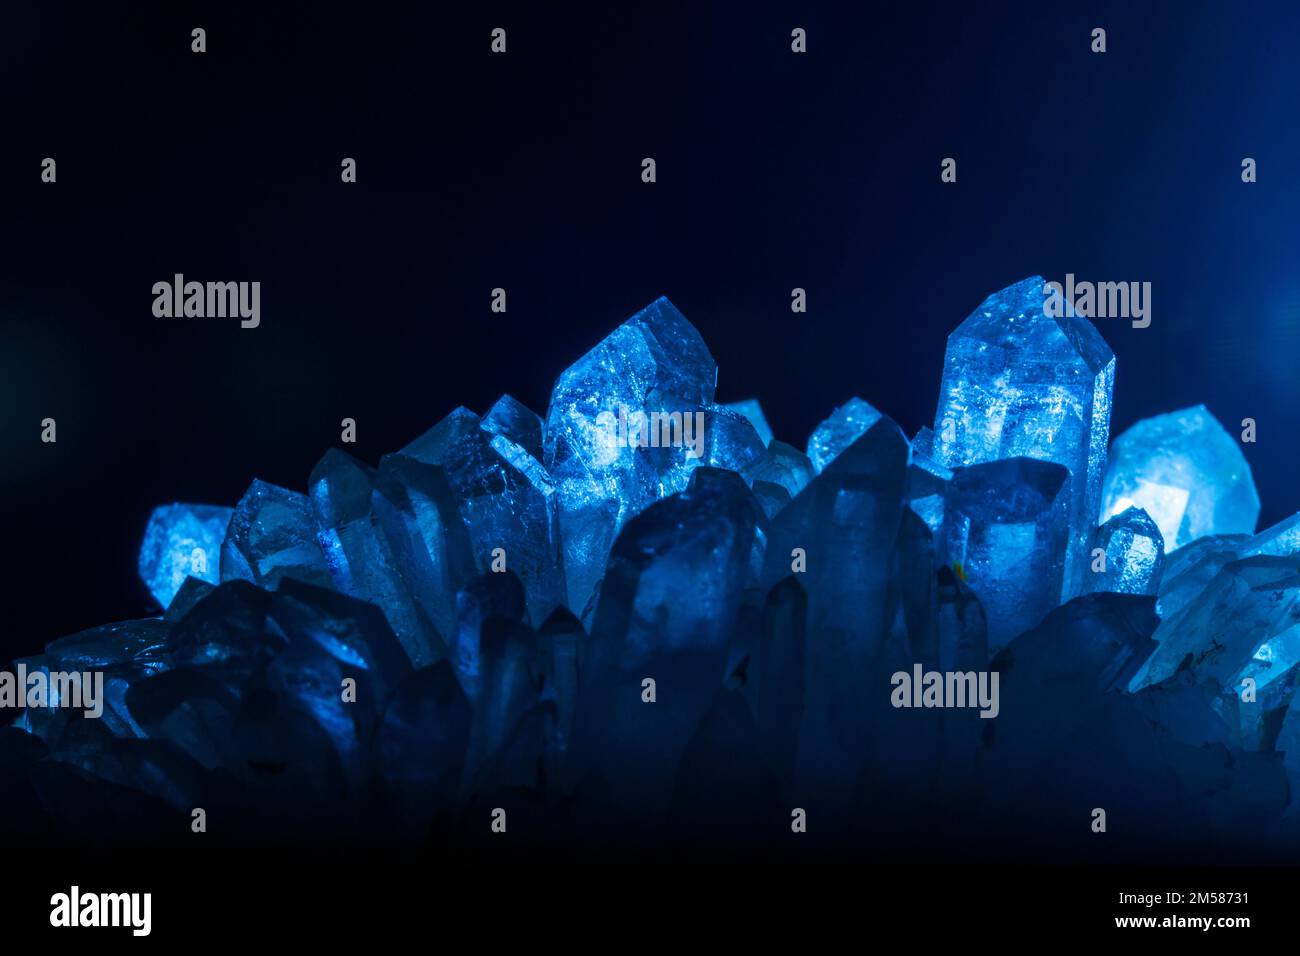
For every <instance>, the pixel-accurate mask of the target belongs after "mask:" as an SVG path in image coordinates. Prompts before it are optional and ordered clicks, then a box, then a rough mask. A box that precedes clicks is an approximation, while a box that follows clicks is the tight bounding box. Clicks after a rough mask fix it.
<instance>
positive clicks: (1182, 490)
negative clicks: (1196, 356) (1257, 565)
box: [1101, 405, 1259, 552]
mask: <svg viewBox="0 0 1300 956" xmlns="http://www.w3.org/2000/svg"><path fill="white" fill-rule="evenodd" d="M1131 507H1138V508H1142V509H1143V510H1145V511H1146V513H1147V514H1149V515H1150V516H1151V518H1152V520H1154V521H1155V523H1156V524H1157V525H1159V527H1160V533H1161V534H1162V535H1164V539H1165V550H1166V551H1167V552H1168V551H1173V550H1174V549H1175V548H1180V547H1182V546H1183V545H1185V544H1187V543H1188V542H1189V541H1195V540H1196V539H1197V538H1200V537H1204V536H1205V535H1209V534H1252V533H1254V531H1255V522H1256V521H1257V520H1258V518H1259V495H1258V494H1257V493H1256V492H1255V482H1254V479H1253V478H1252V477H1251V474H1250V465H1248V464H1247V463H1246V458H1245V456H1244V455H1242V453H1241V448H1240V447H1239V446H1238V444H1237V443H1236V442H1235V441H1233V439H1232V436H1231V435H1229V434H1228V433H1227V432H1226V431H1224V429H1223V426H1222V425H1220V424H1219V422H1218V420H1217V419H1216V418H1215V417H1214V416H1213V415H1211V414H1210V412H1209V410H1208V409H1207V408H1206V407H1205V406H1204V405H1197V406H1195V407H1194V408H1183V409H1179V410H1178V411H1176V412H1169V413H1168V414H1165V415H1156V416H1155V417H1153V418H1144V419H1142V421H1140V422H1138V423H1137V424H1136V425H1134V426H1133V427H1132V428H1130V429H1129V430H1128V431H1126V432H1124V434H1122V435H1120V436H1119V437H1118V438H1116V439H1115V444H1114V445H1112V446H1111V449H1110V460H1109V461H1108V462H1107V464H1106V480H1105V485H1104V489H1103V492H1102V513H1101V518H1102V520H1103V521H1104V520H1105V519H1107V518H1109V517H1111V516H1112V515H1116V514H1119V513H1120V512H1121V511H1124V510H1125V509H1126V508H1131Z"/></svg>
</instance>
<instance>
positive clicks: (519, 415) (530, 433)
mask: <svg viewBox="0 0 1300 956" xmlns="http://www.w3.org/2000/svg"><path fill="white" fill-rule="evenodd" d="M483 430H484V431H487V432H491V433H492V434H494V435H500V436H502V437H503V438H508V439H509V440H510V441H512V442H513V443H514V444H516V445H518V446H519V447H520V448H522V449H523V450H524V451H525V452H527V453H528V454H529V455H531V456H532V457H533V458H535V459H537V460H538V461H541V459H542V419H541V417H540V416H539V415H538V414H537V413H536V412H535V411H533V410H532V409H531V408H529V407H528V406H526V405H525V404H524V403H523V402H520V401H519V400H518V399H516V398H513V397H512V396H510V395H502V396H501V397H500V398H498V399H497V400H496V404H494V405H493V406H492V407H491V408H490V409H488V413H487V414H486V415H484V416H483Z"/></svg>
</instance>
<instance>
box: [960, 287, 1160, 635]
mask: <svg viewBox="0 0 1300 956" xmlns="http://www.w3.org/2000/svg"><path fill="white" fill-rule="evenodd" d="M1044 287H1045V283H1044V282H1043V280H1042V279H1041V278H1040V277H1038V276H1034V277H1031V278H1029V279H1025V280H1023V281H1021V282H1018V283H1016V284H1015V285H1012V286H1008V287H1007V288H1005V289H1003V290H1002V291H1001V292H996V293H994V294H993V295H991V296H989V297H988V298H987V299H985V300H984V302H983V303H981V304H980V306H979V308H977V309H976V310H975V311H974V312H973V313H971V315H970V317H968V318H967V319H966V321H964V322H963V323H962V324H961V325H960V326H958V328H957V329H956V331H954V332H953V333H952V334H951V335H950V336H948V348H947V351H946V353H945V354H944V365H943V382H942V385H941V386H940V389H939V404H938V409H937V411H936V412H935V416H934V431H935V436H936V437H935V445H934V447H935V457H937V459H938V461H939V463H940V464H942V465H945V466H946V467H948V468H959V467H962V466H966V465H974V464H979V463H983V462H991V461H995V460H997V459H1003V458H1015V457H1026V458H1036V459H1040V460H1042V461H1053V462H1057V463H1058V464H1060V465H1063V466H1064V467H1065V468H1067V469H1068V470H1069V476H1068V487H1067V488H1066V490H1065V498H1066V501H1067V503H1068V522H1069V537H1068V548H1067V552H1066V556H1065V569H1064V575H1063V579H1062V583H1063V585H1064V587H1063V589H1062V593H1061V594H1060V595H1058V597H1069V596H1071V595H1072V594H1074V593H1077V592H1078V590H1079V589H1080V588H1081V587H1082V586H1083V581H1084V577H1083V575H1084V572H1085V570H1086V567H1087V560H1086V558H1087V545H1088V539H1089V537H1090V536H1091V535H1092V532H1093V529H1094V528H1095V527H1096V525H1097V513H1098V509H1099V507H1100V505H1101V483H1102V474H1103V472H1104V470H1105V467H1106V443H1107V441H1108V440H1109V437H1110V413H1111V392H1112V390H1113V386H1114V378H1115V356H1114V354H1113V353H1112V352H1111V350H1110V347H1109V346H1107V345H1106V343H1105V342H1104V341H1103V340H1102V338H1101V336H1100V335H1099V334H1098V333H1097V330H1096V329H1095V328H1094V327H1093V325H1092V323H1091V322H1089V321H1088V320H1087V319H1085V318H1082V317H1079V316H1075V315H1069V316H1063V317H1060V318H1053V317H1050V316H1048V315H1047V314H1046V312H1045V310H1044V291H1043V290H1044ZM1138 504H1139V505H1140V504H1141V502H1138ZM1107 517H1109V515H1107ZM1157 523H1159V519H1157ZM977 590H978V589H977ZM995 616H996V615H994V614H993V613H992V611H991V609H990V618H991V619H992V618H993V617H995Z"/></svg>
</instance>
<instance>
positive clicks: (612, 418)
mask: <svg viewBox="0 0 1300 956" xmlns="http://www.w3.org/2000/svg"><path fill="white" fill-rule="evenodd" d="M1043 288H1044V282H1043V280H1042V279H1039V278H1031V279H1027V280H1025V281H1023V282H1020V283H1017V284H1015V285H1013V286H1011V287H1009V288H1007V289H1004V290H1002V291H1001V292H998V293H996V294H994V295H992V296H990V297H989V298H988V299H986V300H985V301H984V302H983V303H982V304H981V305H980V306H979V308H977V309H976V310H975V312H974V313H973V314H972V315H971V316H970V317H969V318H967V319H966V320H965V321H964V322H963V323H961V324H960V326H958V327H957V329H956V330H955V331H954V332H953V333H952V335H951V337H950V338H949V340H948V347H947V354H946V357H945V360H944V371H943V379H942V383H941V386H940V389H939V399H938V407H937V410H936V413H935V419H934V428H933V430H931V429H929V428H923V429H921V431H920V432H919V433H918V434H917V435H916V436H915V437H914V439H913V440H912V441H910V442H909V441H908V440H907V438H906V437H905V436H904V434H903V432H902V431H901V430H900V429H899V427H898V425H897V424H895V422H893V421H892V420H891V419H890V418H889V417H888V416H887V415H885V414H884V413H882V412H881V411H879V410H877V409H876V408H875V407H874V406H872V405H871V404H869V403H868V402H867V401H865V400H864V399H862V398H857V397H854V398H851V399H849V400H848V401H847V402H846V403H845V404H844V405H842V406H841V407H839V408H838V409H836V410H834V411H833V412H832V413H831V415H830V416H829V417H828V418H827V419H826V420H825V421H824V422H823V423H822V424H821V425H819V426H818V427H817V429H816V430H815V431H814V433H813V434H812V436H811V437H810V438H809V439H808V441H807V444H806V449H807V450H806V453H803V452H800V451H798V450H797V449H796V448H795V447H793V446H791V445H789V444H786V443H784V442H782V441H779V440H777V439H775V438H774V437H773V435H772V431H771V429H770V427H769V426H768V424H767V421H766V419H765V417H764V415H763V412H762V409H761V408H760V407H759V404H758V402H757V401H754V400H749V401H745V402H738V403H733V404H731V405H723V404H718V403H717V401H716V397H715V386H716V382H717V373H718V370H717V366H716V364H715V363H714V360H713V358H712V356H711V355H710V353H709V350H708V348H707V346H706V345H705V343H704V340H703V339H702V338H701V336H700V334H699V332H698V331H697V330H696V329H695V327H694V326H692V325H691V323H690V322H688V321H687V320H686V318H685V317H684V316H683V315H682V314H681V313H680V312H679V311H678V310H677V309H676V308H675V307H674V306H673V305H672V304H671V303H670V302H668V300H666V299H659V300H658V301H656V302H654V303H652V304H650V305H649V306H648V307H646V308H645V309H644V310H642V311H641V312H638V313H637V314H636V315H634V316H633V317H631V318H630V319H628V320H627V321H626V322H624V323H623V324H622V325H620V326H618V327H617V328H616V329H614V330H613V331H612V332H611V333H610V334H609V336H608V337H606V338H605V339H604V340H603V341H601V342H600V343H599V344H597V345H596V346H595V347H594V348H592V349H591V350H590V351H588V352H587V353H586V354H585V355H583V356H582V357H581V358H579V359H578V360H577V361H576V362H575V363H574V364H573V365H572V366H571V367H569V368H568V369H567V370H565V371H564V372H563V373H562V374H561V375H560V376H559V378H558V380H557V381H556V383H555V387H554V390H553V392H552V394H551V399H550V405H549V407H548V408H547V410H546V413H545V415H544V416H542V415H538V414H537V413H535V412H533V411H532V410H530V409H529V408H527V407H525V406H524V405H523V404H521V403H520V402H518V401H517V400H515V399H514V398H512V397H510V396H508V395H507V396H503V397H502V398H501V399H500V400H499V401H498V402H497V403H496V404H495V405H493V406H492V408H490V409H489V410H487V412H486V413H485V414H484V415H482V416H480V415H478V414H475V413H474V412H472V411H470V410H468V409H465V408H458V409H456V410H454V411H453V412H451V414H449V415H448V416H447V417H445V418H444V419H443V420H442V421H440V422H438V423H437V424H435V425H434V426H433V427H432V428H430V429H429V430H428V431H427V432H426V433H424V434H423V435H421V436H419V437H418V438H416V439H415V440H414V441H412V442H411V443H410V444H409V445H407V446H406V447H405V448H403V449H401V450H400V451H397V452H395V453H393V454H390V455H387V456H386V457H384V458H383V459H382V460H380V462H379V464H378V466H377V467H371V466H369V465H367V464H365V463H363V462H361V461H358V460H356V459H355V458H353V457H351V456H349V455H348V454H346V453H344V452H342V451H339V450H330V451H328V452H326V454H325V455H324V456H323V457H322V458H321V459H320V461H319V462H318V463H317V464H316V466H315V468H313V469H312V470H311V472H310V475H309V476H308V478H307V481H306V483H305V487H304V490H303V491H292V490H288V489H285V488H280V487H277V486H275V485H271V484H268V483H266V482H262V481H254V482H253V483H252V484H251V485H250V486H249V488H248V490H247V492H246V493H245V494H244V496H243V498H242V499H241V500H240V501H239V502H238V503H237V504H236V505H235V507H234V508H233V509H228V508H220V507H215V506H204V505H181V504H177V505H169V506H166V507H162V508H159V509H157V510H156V511H155V512H154V514H153V516H152V517H151V518H150V521H149V524H148V528H147V529H146V532H145V537H144V543H143V545H142V546H141V549H140V555H139V568H140V575H141V577H142V579H143V580H144V582H145V584H146V585H147V586H148V588H149V590H150V592H151V593H152V594H153V595H154V597H155V598H156V599H157V600H158V602H159V603H160V605H161V606H162V607H163V608H165V612H164V613H163V614H162V616H161V617H153V618H145V619H142V620H137V621H127V622H123V623H119V624H113V625H108V626H105V627H101V628H95V629H92V630H90V631H86V632H83V633H81V634H76V635H73V636H71V637H65V638H62V639H60V640H56V641H54V642H52V643H51V644H49V645H48V647H47V648H46V650H45V653H44V654H42V655H39V656H37V657H34V658H30V659H28V660H26V661H23V662H20V663H22V664H23V665H24V666H25V667H26V668H27V669H28V671H45V672H54V671H60V670H88V669H95V670H102V671H103V672H104V675H105V687H106V690H105V707H104V715H103V717H102V719H100V720H88V719H83V718H82V717H81V716H80V715H79V714H76V713H72V712H69V711H67V710H55V709H35V708H32V709H28V710H26V711H23V712H22V713H21V714H20V715H19V717H18V719H17V720H16V721H15V722H13V726H12V727H7V728H4V729H3V730H0V766H5V767H6V768H8V772H9V776H10V777H11V778H12V779H22V780H25V781H26V782H25V783H24V784H23V786H22V787H19V788H15V787H9V788H8V789H6V790H4V791H3V792H4V794H5V797H4V799H6V800H7V801H9V803H7V804H6V805H5V806H6V807H7V809H6V817H5V818H6V819H25V820H29V821H32V820H35V821H38V823H34V824H32V825H45V826H48V827H50V828H51V829H54V830H57V829H58V828H59V827H60V826H62V825H64V823H65V822H66V821H65V817H66V816H67V814H68V811H67V809H66V807H67V806H69V805H70V804H69V803H68V801H70V800H73V801H81V802H82V803H83V804H84V803H85V802H87V801H88V802H91V803H93V804H94V805H95V806H97V807H99V808H100V812H102V813H103V814H107V815H108V816H109V818H111V819H114V820H118V821H120V822H121V826H122V827H123V832H131V826H132V825H134V823H138V820H139V819H140V814H139V813H133V812H132V810H133V808H134V809H138V808H139V807H141V806H143V807H145V808H147V809H148V814H146V816H148V819H150V820H153V821H158V820H168V819H170V816H176V815H179V816H183V817H188V815H189V814H190V812H191V810H192V808H194V807H205V808H209V811H210V812H211V811H213V810H219V812H220V815H221V818H222V819H224V820H226V821H228V822H227V823H226V824H225V825H226V826H231V827H236V826H237V827H238V828H239V829H240V831H241V832H247V833H252V834H254V835H258V834H277V835H279V834H286V833H304V834H315V833H319V832H320V831H321V829H322V828H324V827H333V828H336V829H337V828H338V827H340V826H351V827H361V828H363V829H366V830H368V831H388V832H392V833H407V834H409V833H410V832H412V830H413V829H414V830H415V831H416V832H419V833H425V834H427V833H430V832H432V830H433V829H434V828H436V826H437V825H438V823H437V822H438V821H439V820H446V819H452V820H461V819H471V818H474V814H476V813H478V812H479V811H480V810H482V808H485V807H507V806H508V807H511V808H514V809H515V810H516V812H522V813H524V814H526V819H529V820H536V819H537V818H538V816H537V815H538V814H541V815H543V817H544V818H545V821H546V822H545V824H544V825H545V826H552V827H563V826H570V827H588V828H596V829H599V828H600V827H602V826H603V825H607V826H610V827H618V828H621V829H628V828H630V829H632V830H636V831H639V832H659V831H658V830H657V829H656V828H658V827H661V826H664V825H667V824H675V825H680V826H683V827H686V828H687V830H688V832H689V831H690V828H691V827H699V826H704V827H707V828H710V829H713V830H716V829H718V828H723V829H725V828H728V827H736V828H740V832H746V833H752V832H757V831H765V832H779V831H781V830H783V829H788V821H789V819H790V814H791V808H801V809H803V810H804V811H805V812H807V813H809V814H810V815H812V818H813V819H816V820H818V821H819V823H818V825H819V826H822V827H824V828H826V829H828V830H835V829H840V830H843V831H850V830H855V829H856V830H858V831H859V832H862V831H863V829H864V828H865V830H866V831H868V832H871V824H870V823H869V821H892V822H890V823H888V826H896V825H898V821H899V820H910V821H913V822H914V824H915V825H916V826H917V827H918V828H925V829H927V830H935V829H936V828H937V829H938V830H939V831H941V832H947V833H950V834H956V835H966V836H969V835H970V834H975V833H983V834H987V833H999V832H1003V833H1016V832H1020V831H1022V830H1023V829H1024V828H1028V827H1031V826H1032V827H1037V828H1038V832H1039V834H1040V839H1049V840H1050V838H1044V837H1043V836H1042V834H1043V833H1056V832H1059V833H1065V832H1074V829H1077V828H1079V827H1080V826H1082V825H1085V824H1080V823H1079V820H1085V821H1086V820H1087V819H1088V814H1089V813H1091V811H1092V808H1094V807H1104V808H1107V811H1108V812H1109V813H1110V815H1111V819H1112V820H1113V821H1114V820H1118V821H1122V828H1123V830H1124V832H1127V833H1129V834H1141V837H1140V839H1141V840H1144V841H1146V842H1147V843H1148V844H1149V845H1152V846H1159V845H1161V841H1162V840H1164V841H1166V842H1168V843H1173V842H1176V841H1178V840H1180V839H1183V835H1184V834H1185V833H1186V832H1187V829H1186V828H1187V827H1188V826H1195V827H1198V828H1199V829H1198V830H1197V832H1198V833H1199V834H1201V835H1202V837H1203V838H1204V839H1205V840H1221V841H1224V842H1225V843H1229V844H1232V845H1238V844H1240V843H1241V842H1242V841H1243V840H1244V841H1246V842H1249V841H1250V840H1252V839H1254V840H1257V842H1258V843H1259V844H1260V845H1267V846H1297V845H1300V825H1298V823H1300V821H1298V820H1297V811H1296V810H1295V809H1294V808H1295V806H1296V805H1297V802H1296V801H1293V800H1292V796H1291V795H1292V793H1293V792H1298V791H1297V790H1296V788H1297V787H1300V704H1297V705H1296V706H1295V707H1294V708H1293V707H1292V703H1293V698H1294V690H1295V685H1296V680H1297V676H1298V675H1300V515H1297V516H1296V517H1295V518H1292V519H1290V520H1288V521H1286V522H1283V523H1282V524H1281V525H1279V526H1277V527H1275V528H1270V529H1268V530H1265V531H1262V532H1259V533H1258V534H1256V533H1255V531H1256V529H1255V521H1256V518H1257V516H1258V511H1259V502H1258V498H1257V496H1256V495H1255V491H1254V486H1253V482H1252V480H1251V475H1250V469H1249V467H1248V466H1247V464H1246V462H1245V460H1244V458H1243V457H1242V455H1241V452H1240V450H1239V449H1238V448H1237V446H1236V445H1235V443H1234V442H1233V441H1232V440H1231V438H1230V437H1229V436H1228V435H1227V433H1226V432H1225V431H1224V430H1223V428H1222V427H1221V426H1220V425H1219V424H1218V423H1217V422H1216V421H1215V420H1214V419H1213V417H1212V416H1211V415H1210V414H1209V412H1208V411H1206V409H1205V408H1203V407H1197V408H1194V409H1187V410H1183V411H1179V412H1173V413H1170V414H1168V415H1161V416H1158V417H1157V418H1154V419H1149V420H1146V421H1143V422H1139V423H1138V424H1137V425H1135V426H1134V427H1133V428H1131V429H1130V430H1129V431H1127V432H1125V433H1124V434H1123V435H1121V436H1120V437H1119V438H1118V439H1117V440H1116V442H1115V443H1114V445H1113V446H1111V447H1110V449H1109V453H1108V447H1107V446H1108V440H1109V427H1110V415H1111V398H1112V385H1113V381H1114V374H1115V358H1114V356H1113V354H1112V352H1111V350H1110V349H1109V347H1107V345H1106V344H1105V342H1104V341H1103V340H1102V338H1101V336H1100V335H1099V334H1098V332H1097V330H1096V329H1095V328H1094V327H1093V326H1092V325H1091V324H1090V323H1089V322H1088V321H1087V320H1086V319H1083V318H1080V317H1077V316H1071V317H1068V318H1053V317H1050V316H1048V315H1047V314H1046V313H1045V310H1044V309H1043ZM874 398H875V399H876V400H877V401H880V400H881V399H882V398H886V397H882V396H874ZM629 421H636V422H637V423H638V424H637V427H635V428H624V427H621V424H622V423H626V422H629ZM697 425H698V427H696V426H697ZM914 669H916V672H917V673H918V674H919V673H921V672H922V671H938V672H941V673H946V674H951V673H959V674H963V673H969V674H972V675H973V674H986V675H987V674H991V673H996V674H997V675H998V677H999V678H1000V685H999V686H1000V693H1001V698H1000V702H999V703H998V705H997V707H996V714H995V715H991V714H985V715H984V717H991V718H992V719H983V718H982V717H981V715H980V714H979V713H978V712H976V711H974V710H971V709H969V708H966V709H963V708H961V707H951V706H950V707H939V708H933V709H931V708H930V707H929V706H928V705H927V706H925V707H922V708H920V709H913V708H910V707H909V708H900V707H899V706H897V704H896V703H893V702H891V693H890V690H891V681H892V679H893V678H896V677H897V675H898V674H899V673H900V672H906V673H911V672H913V670H914ZM70 795H75V796H70ZM15 802H16V807H17V808H16V809H15V807H14V805H13V804H15ZM24 815H25V816H24ZM169 815H170V816H169ZM231 820H238V821H239V823H238V824H233V823H230V822H229V821H231ZM40 821H43V824H42V823H40ZM133 822H134V823H133ZM157 825H159V826H161V825H163V824H157ZM166 825H172V824H166ZM880 826H881V827H882V828H886V827H887V825H886V824H885V823H881V824H880ZM1243 834H1244V835H1245V836H1243ZM1062 839H1065V838H1062ZM1131 839H1138V838H1136V837H1131ZM1067 842H1068V841H1067Z"/></svg>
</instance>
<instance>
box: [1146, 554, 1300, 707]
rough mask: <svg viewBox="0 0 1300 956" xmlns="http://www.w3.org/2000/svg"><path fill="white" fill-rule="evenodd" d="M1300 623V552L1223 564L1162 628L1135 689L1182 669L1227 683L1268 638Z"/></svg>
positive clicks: (1222, 685) (1211, 679) (1161, 625)
mask: <svg viewBox="0 0 1300 956" xmlns="http://www.w3.org/2000/svg"><path fill="white" fill-rule="evenodd" d="M1297 624H1300V555H1293V556H1289V557H1284V558H1282V557H1275V556H1272V555H1259V556H1256V557H1252V558H1243V559H1241V560H1239V561H1233V562H1230V563H1228V564H1226V565H1224V566H1223V568H1222V569H1221V570H1220V571H1219V573H1218V574H1217V575H1215V577H1214V579H1213V580H1212V581H1211V582H1210V585H1209V586H1208V587H1207V588H1206V589H1205V590H1204V591H1202V592H1201V594H1199V595H1198V596H1197V597H1196V598H1195V600H1193V601H1192V602H1191V603H1190V604H1188V605H1187V606H1186V607H1184V608H1182V610H1180V611H1178V612H1177V613H1175V614H1173V615H1172V616H1170V617H1166V618H1165V619H1164V620H1163V621H1162V622H1161V624H1160V628H1159V629H1158V630H1157V631H1156V634H1155V639H1156V640H1157V641H1158V642H1159V643H1160V647H1159V649H1158V650H1157V651H1156V652H1155V653H1154V654H1153V655H1152V656H1151V659H1150V660H1148V661H1147V662H1146V664H1145V665H1144V666H1143V668H1142V669H1141V670H1140V671H1139V672H1138V673H1137V675H1136V676H1134V678H1133V681H1132V684H1131V685H1130V689H1131V690H1134V691H1136V690H1139V689H1141V688H1142V687H1145V686H1147V685H1150V684H1158V683H1159V682H1160V681H1163V680H1165V679H1167V678H1169V677H1171V676H1173V675H1174V674H1175V673H1177V672H1178V671H1180V670H1191V671H1192V672H1193V674H1195V675H1196V677H1197V678H1198V680H1200V681H1201V682H1210V681H1212V682H1213V683H1214V684H1215V685H1216V686H1218V687H1226V686H1228V685H1230V684H1231V683H1232V682H1233V678H1234V677H1235V675H1237V674H1238V673H1240V672H1241V671H1242V669H1243V668H1244V667H1246V666H1247V665H1248V664H1249V663H1250V661H1251V659H1252V658H1253V657H1254V656H1255V654H1256V652H1257V651H1258V650H1259V649H1260V647H1261V646H1262V645H1264V644H1265V643H1267V642H1268V641H1270V640H1272V639H1274V638H1277V637H1280V636H1282V635H1284V634H1285V633H1286V632H1287V631H1289V630H1291V629H1292V628H1294V627H1295V626H1296V625H1297Z"/></svg>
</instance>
